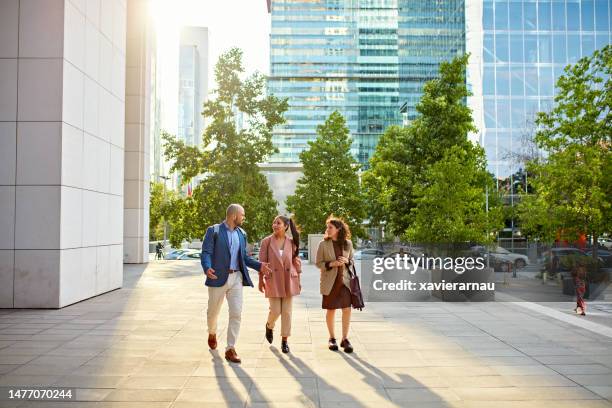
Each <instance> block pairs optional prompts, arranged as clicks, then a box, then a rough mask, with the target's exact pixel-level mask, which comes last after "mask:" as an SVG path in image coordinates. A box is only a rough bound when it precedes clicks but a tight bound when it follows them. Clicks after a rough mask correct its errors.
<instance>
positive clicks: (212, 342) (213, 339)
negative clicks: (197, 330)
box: [208, 334, 217, 350]
mask: <svg viewBox="0 0 612 408" xmlns="http://www.w3.org/2000/svg"><path fill="white" fill-rule="evenodd" d="M208 347H210V349H211V350H214V349H216V348H217V335H216V334H209V335H208Z"/></svg>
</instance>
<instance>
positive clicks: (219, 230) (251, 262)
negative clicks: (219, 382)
mask: <svg viewBox="0 0 612 408" xmlns="http://www.w3.org/2000/svg"><path fill="white" fill-rule="evenodd" d="M243 221H244V208H242V206H240V205H239V204H231V205H230V206H229V207H227V211H226V215H225V221H223V222H222V223H220V224H216V225H212V226H210V227H208V229H207V230H206V235H205V236H204V242H203V243H202V254H201V256H200V262H201V263H202V268H203V269H204V272H205V273H206V286H208V309H207V311H206V318H207V323H208V346H209V347H210V348H211V349H213V350H214V349H216V348H217V319H218V317H219V312H220V311H221V306H222V304H223V299H224V298H226V297H227V305H228V308H229V323H228V327H227V347H226V349H225V359H226V360H228V361H230V362H233V363H240V357H238V354H237V353H236V348H235V346H236V341H237V339H238V333H239V332H240V321H241V315H242V287H243V286H253V282H252V281H251V277H250V276H249V271H248V268H253V269H256V270H257V271H262V272H270V267H269V265H268V264H267V263H264V262H261V263H260V262H257V261H256V260H255V259H253V258H251V257H250V256H248V255H247V253H246V244H247V240H246V233H245V232H244V230H243V229H242V228H240V226H241V225H242V223H243Z"/></svg>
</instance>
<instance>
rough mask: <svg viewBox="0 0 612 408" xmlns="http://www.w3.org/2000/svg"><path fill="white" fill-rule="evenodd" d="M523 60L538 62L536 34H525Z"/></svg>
mask: <svg viewBox="0 0 612 408" xmlns="http://www.w3.org/2000/svg"><path fill="white" fill-rule="evenodd" d="M525 62H532V63H536V62H538V36H537V35H535V34H525Z"/></svg>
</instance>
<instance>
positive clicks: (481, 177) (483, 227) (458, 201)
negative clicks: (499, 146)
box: [406, 145, 503, 244]
mask: <svg viewBox="0 0 612 408" xmlns="http://www.w3.org/2000/svg"><path fill="white" fill-rule="evenodd" d="M424 176H425V180H427V182H426V183H425V184H422V185H420V186H417V187H416V188H415V196H416V197H417V198H416V200H415V201H416V207H414V208H413V209H412V211H411V215H412V217H413V222H412V223H411V225H410V227H408V230H407V231H406V237H407V238H408V239H409V240H411V241H413V242H421V243H427V244H438V243H442V244H453V243H464V242H477V243H480V244H486V243H490V242H492V240H493V239H494V238H495V236H496V235H495V233H496V232H497V231H498V230H499V229H500V228H501V226H502V225H503V223H502V219H503V213H502V207H501V206H499V205H498V204H499V200H498V199H497V197H496V195H495V194H494V193H493V192H494V187H495V184H494V182H493V178H492V177H491V175H490V173H489V172H488V171H487V169H486V159H485V154H484V150H483V149H482V148H481V147H480V146H477V145H471V146H470V145H468V146H452V147H450V148H448V149H447V150H446V151H445V154H444V157H442V159H440V160H439V161H437V162H435V163H433V164H432V165H431V166H429V167H428V168H427V170H426V171H425V175H424ZM487 192H488V193H489V197H487ZM487 201H488V207H489V208H488V209H487Z"/></svg>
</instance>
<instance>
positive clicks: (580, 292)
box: [572, 265, 587, 316]
mask: <svg viewBox="0 0 612 408" xmlns="http://www.w3.org/2000/svg"><path fill="white" fill-rule="evenodd" d="M586 272H587V271H586V267H585V266H584V265H576V266H575V267H574V269H572V276H573V278H574V286H575V287H576V308H575V309H574V311H575V312H576V313H577V314H579V315H582V316H586V302H585V301H584V292H586Z"/></svg>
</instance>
